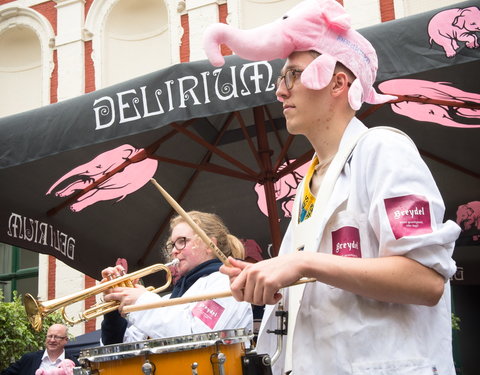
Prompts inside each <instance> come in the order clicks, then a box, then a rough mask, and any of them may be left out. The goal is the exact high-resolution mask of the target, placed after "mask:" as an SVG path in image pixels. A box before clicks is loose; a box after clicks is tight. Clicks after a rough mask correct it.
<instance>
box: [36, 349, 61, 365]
mask: <svg viewBox="0 0 480 375" xmlns="http://www.w3.org/2000/svg"><path fill="white" fill-rule="evenodd" d="M64 359H65V350H64V351H63V353H62V354H60V356H59V357H58V358H57V359H56V361H54V362H52V361H51V360H50V357H49V356H48V352H47V350H45V351H44V352H43V356H42V363H41V364H40V367H39V369H41V368H43V369H46V370H48V369H53V368H56V367H58V365H59V364H60V363H61V362H62V361H63V360H64Z"/></svg>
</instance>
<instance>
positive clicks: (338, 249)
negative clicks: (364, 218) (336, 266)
mask: <svg viewBox="0 0 480 375" xmlns="http://www.w3.org/2000/svg"><path fill="white" fill-rule="evenodd" d="M332 254H334V255H340V256H342V257H350V258H361V257H362V249H361V248H360V232H359V230H358V228H355V227H342V228H340V229H337V230H336V231H333V232H332Z"/></svg>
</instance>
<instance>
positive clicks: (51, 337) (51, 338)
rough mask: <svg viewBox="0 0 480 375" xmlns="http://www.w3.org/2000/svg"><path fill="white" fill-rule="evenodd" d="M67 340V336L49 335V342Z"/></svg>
mask: <svg viewBox="0 0 480 375" xmlns="http://www.w3.org/2000/svg"><path fill="white" fill-rule="evenodd" d="M66 338H67V336H57V335H47V339H48V340H55V341H60V340H65V339H66Z"/></svg>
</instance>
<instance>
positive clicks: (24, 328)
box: [0, 289, 63, 369]
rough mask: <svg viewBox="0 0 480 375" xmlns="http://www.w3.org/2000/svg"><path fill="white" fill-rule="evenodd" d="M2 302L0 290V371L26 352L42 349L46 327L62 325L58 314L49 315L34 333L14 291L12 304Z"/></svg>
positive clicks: (2, 297)
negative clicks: (38, 330) (56, 324)
mask: <svg viewBox="0 0 480 375" xmlns="http://www.w3.org/2000/svg"><path fill="white" fill-rule="evenodd" d="M3 301H4V296H3V292H2V290H1V289H0V337H1V339H0V369H4V368H7V367H8V366H9V365H10V364H11V363H12V362H15V361H17V360H18V359H20V357H21V356H22V355H23V354H25V353H27V352H31V351H36V350H40V349H43V347H44V344H45V336H46V334H47V331H48V327H50V326H51V325H52V324H55V323H63V319H62V316H61V315H60V314H59V313H53V314H49V315H47V316H46V317H45V319H44V320H43V326H42V329H41V331H40V332H36V331H35V330H34V329H33V328H32V326H31V325H30V322H29V321H28V318H27V314H26V312H25V308H24V307H23V304H22V298H21V296H18V295H17V292H16V291H14V292H13V302H3Z"/></svg>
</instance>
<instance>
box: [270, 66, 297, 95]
mask: <svg viewBox="0 0 480 375" xmlns="http://www.w3.org/2000/svg"><path fill="white" fill-rule="evenodd" d="M302 72H303V70H298V69H288V70H287V71H286V72H285V74H284V75H280V76H278V78H277V82H276V84H275V87H276V88H277V90H278V88H279V87H280V85H281V83H282V80H283V79H285V87H286V88H287V90H291V89H292V88H293V85H294V84H295V80H296V79H297V74H298V76H300V74H301V73H302Z"/></svg>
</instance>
